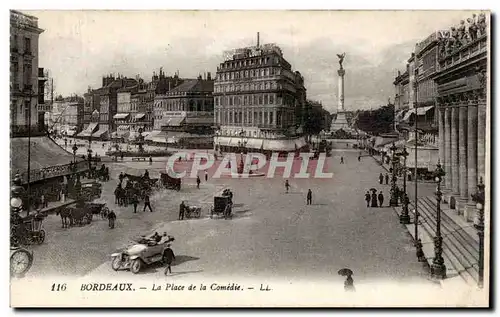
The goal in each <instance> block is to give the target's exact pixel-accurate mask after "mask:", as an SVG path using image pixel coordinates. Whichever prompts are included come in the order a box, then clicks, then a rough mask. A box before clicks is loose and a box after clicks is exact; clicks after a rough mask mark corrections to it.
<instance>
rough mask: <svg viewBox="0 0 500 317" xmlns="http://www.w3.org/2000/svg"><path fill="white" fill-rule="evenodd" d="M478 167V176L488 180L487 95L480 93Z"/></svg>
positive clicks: (478, 109)
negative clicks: (486, 172)
mask: <svg viewBox="0 0 500 317" xmlns="http://www.w3.org/2000/svg"><path fill="white" fill-rule="evenodd" d="M477 107H478V108H477V115H478V118H477V126H478V127H477V169H478V171H477V172H478V176H479V177H482V178H483V183H484V182H486V179H485V177H484V175H485V163H486V162H485V161H486V152H485V150H486V96H485V95H484V93H483V94H481V95H480V97H479V100H478V105H477Z"/></svg>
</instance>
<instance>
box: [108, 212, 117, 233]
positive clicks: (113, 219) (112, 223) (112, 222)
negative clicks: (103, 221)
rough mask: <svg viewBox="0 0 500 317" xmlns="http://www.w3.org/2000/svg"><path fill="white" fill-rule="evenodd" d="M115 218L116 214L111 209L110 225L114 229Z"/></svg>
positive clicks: (109, 214)
mask: <svg viewBox="0 0 500 317" xmlns="http://www.w3.org/2000/svg"><path fill="white" fill-rule="evenodd" d="M115 220H116V214H115V212H114V211H113V210H111V211H110V212H109V213H108V227H109V228H110V229H114V228H115Z"/></svg>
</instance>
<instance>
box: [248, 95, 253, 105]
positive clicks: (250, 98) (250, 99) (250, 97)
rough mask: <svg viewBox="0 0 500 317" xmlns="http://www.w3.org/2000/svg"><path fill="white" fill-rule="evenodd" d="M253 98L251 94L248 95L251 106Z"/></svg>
mask: <svg viewBox="0 0 500 317" xmlns="http://www.w3.org/2000/svg"><path fill="white" fill-rule="evenodd" d="M252 100H253V98H252V96H251V95H250V96H248V104H249V105H250V106H251V105H252Z"/></svg>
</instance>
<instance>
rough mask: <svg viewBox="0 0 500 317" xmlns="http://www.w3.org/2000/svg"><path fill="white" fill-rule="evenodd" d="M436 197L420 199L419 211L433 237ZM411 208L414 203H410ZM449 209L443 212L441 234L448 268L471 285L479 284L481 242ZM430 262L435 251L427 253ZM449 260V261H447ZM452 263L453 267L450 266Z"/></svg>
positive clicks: (423, 225)
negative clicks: (479, 242) (459, 222)
mask: <svg viewBox="0 0 500 317" xmlns="http://www.w3.org/2000/svg"><path fill="white" fill-rule="evenodd" d="M433 200H434V197H422V198H420V199H419V206H418V209H419V213H420V216H421V218H420V219H421V220H422V221H421V228H423V229H424V230H425V231H426V233H427V234H428V235H429V236H430V237H431V241H432V237H434V236H435V232H436V224H437V222H436V203H435V201H433ZM410 206H411V207H409V208H410V210H411V209H412V208H414V207H413V204H410ZM447 213H448V212H447V211H442V212H441V234H442V236H443V257H444V258H445V264H446V265H447V269H448V270H450V269H453V270H452V272H453V271H456V273H458V275H459V276H460V277H462V279H463V280H464V281H465V282H467V283H468V284H470V285H477V279H478V267H477V263H478V261H477V256H478V255H479V251H478V250H479V244H478V243H477V241H476V240H475V239H474V238H473V237H472V236H470V235H469V234H468V233H467V232H465V231H464V229H463V227H461V226H460V225H458V224H457V223H456V222H455V221H454V220H453V219H452V218H451V217H449V216H448V214H447ZM426 256H427V258H428V260H429V261H430V263H429V264H432V258H433V256H434V251H433V247H432V251H431V254H426ZM446 262H448V263H446ZM449 264H451V265H452V266H453V267H449V266H448V265H449ZM450 273H451V272H450Z"/></svg>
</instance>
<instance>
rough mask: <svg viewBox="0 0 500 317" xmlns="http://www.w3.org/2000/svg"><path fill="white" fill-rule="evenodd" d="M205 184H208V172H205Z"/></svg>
mask: <svg viewBox="0 0 500 317" xmlns="http://www.w3.org/2000/svg"><path fill="white" fill-rule="evenodd" d="M205 182H208V172H207V171H205Z"/></svg>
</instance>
